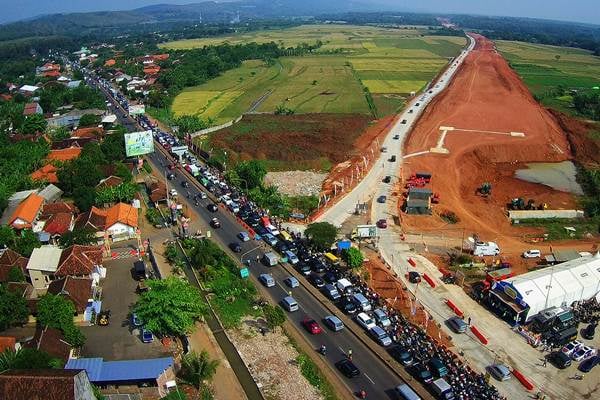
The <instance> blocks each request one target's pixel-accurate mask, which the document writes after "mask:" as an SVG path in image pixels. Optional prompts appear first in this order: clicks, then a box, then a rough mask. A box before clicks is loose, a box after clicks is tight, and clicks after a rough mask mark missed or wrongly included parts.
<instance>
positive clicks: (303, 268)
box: [296, 262, 311, 276]
mask: <svg viewBox="0 0 600 400" xmlns="http://www.w3.org/2000/svg"><path fill="white" fill-rule="evenodd" d="M296 268H298V272H300V273H301V274H302V275H304V276H308V275H310V273H311V271H310V265H308V264H306V263H303V262H301V263H298V264H296Z"/></svg>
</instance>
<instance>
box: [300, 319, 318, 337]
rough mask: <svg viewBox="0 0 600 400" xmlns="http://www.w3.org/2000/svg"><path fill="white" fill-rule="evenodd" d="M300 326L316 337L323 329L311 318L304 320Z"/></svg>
mask: <svg viewBox="0 0 600 400" xmlns="http://www.w3.org/2000/svg"><path fill="white" fill-rule="evenodd" d="M302 325H303V326H304V328H306V330H307V331H309V332H310V333H311V334H313V335H318V334H319V333H321V332H323V329H321V327H320V326H319V323H318V322H317V321H315V320H314V319H312V318H304V320H303V321H302Z"/></svg>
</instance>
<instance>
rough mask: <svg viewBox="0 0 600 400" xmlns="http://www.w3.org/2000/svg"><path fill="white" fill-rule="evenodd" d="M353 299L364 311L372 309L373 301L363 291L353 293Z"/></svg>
mask: <svg viewBox="0 0 600 400" xmlns="http://www.w3.org/2000/svg"><path fill="white" fill-rule="evenodd" d="M352 301H353V302H354V304H356V306H357V307H359V308H360V309H362V310H363V311H364V312H367V311H371V303H370V302H369V300H367V298H366V297H365V296H363V294H362V293H354V294H353V295H352Z"/></svg>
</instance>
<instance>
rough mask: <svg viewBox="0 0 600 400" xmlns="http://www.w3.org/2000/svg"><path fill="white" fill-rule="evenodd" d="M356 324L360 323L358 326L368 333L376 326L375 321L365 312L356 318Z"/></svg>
mask: <svg viewBox="0 0 600 400" xmlns="http://www.w3.org/2000/svg"><path fill="white" fill-rule="evenodd" d="M356 322H358V324H359V325H360V326H362V327H363V328H365V329H366V330H367V331H368V330H370V329H371V328H373V327H374V326H376V324H375V321H373V318H371V317H369V315H367V313H364V312H361V313H360V314H358V315H357V316H356Z"/></svg>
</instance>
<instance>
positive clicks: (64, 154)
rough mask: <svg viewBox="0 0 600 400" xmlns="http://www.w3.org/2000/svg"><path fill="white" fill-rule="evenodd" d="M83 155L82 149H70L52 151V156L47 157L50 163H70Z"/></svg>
mask: <svg viewBox="0 0 600 400" xmlns="http://www.w3.org/2000/svg"><path fill="white" fill-rule="evenodd" d="M80 154H81V147H69V148H66V149H60V150H50V154H48V157H46V159H47V160H50V161H69V160H73V159H75V158H77V157H79V155H80Z"/></svg>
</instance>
